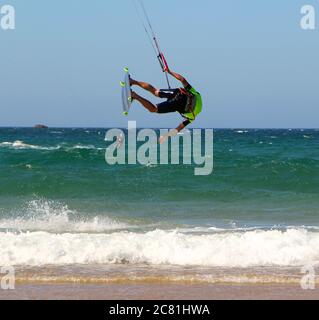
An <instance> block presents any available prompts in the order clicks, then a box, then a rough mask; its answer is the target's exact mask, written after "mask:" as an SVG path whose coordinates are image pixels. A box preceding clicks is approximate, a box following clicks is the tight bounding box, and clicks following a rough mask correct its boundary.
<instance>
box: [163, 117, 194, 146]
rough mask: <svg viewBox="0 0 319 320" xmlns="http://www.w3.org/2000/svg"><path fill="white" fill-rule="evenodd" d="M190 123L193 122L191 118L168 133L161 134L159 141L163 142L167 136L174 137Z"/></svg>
mask: <svg viewBox="0 0 319 320" xmlns="http://www.w3.org/2000/svg"><path fill="white" fill-rule="evenodd" d="M190 123H191V122H190V121H189V120H185V121H184V122H182V123H181V124H180V125H179V126H178V127H177V128H176V129H173V130H171V131H170V132H169V133H167V134H166V135H164V136H161V137H160V138H159V143H160V144H162V143H164V142H165V141H166V140H167V138H169V137H171V138H172V137H174V136H176V135H177V134H178V133H179V132H181V131H182V130H183V129H185V128H186V127H187V126H188V125H189V124H190Z"/></svg>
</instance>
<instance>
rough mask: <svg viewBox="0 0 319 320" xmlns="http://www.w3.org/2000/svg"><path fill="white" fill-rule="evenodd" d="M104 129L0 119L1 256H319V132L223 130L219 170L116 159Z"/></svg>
mask: <svg viewBox="0 0 319 320" xmlns="http://www.w3.org/2000/svg"><path fill="white" fill-rule="evenodd" d="M105 132H106V129H98V128H97V129H61V128H55V129H47V130H39V129H27V128H25V129H24V128H0V244H1V245H0V265H5V264H12V265H36V266H38V265H46V264H51V265H52V264H53V265H55V264H57V265H64V264H74V263H78V264H99V263H101V264H117V263H118V264H122V263H124V262H125V263H129V264H139V263H149V264H152V265H161V264H166V265H182V266H187V265H199V266H223V267H247V266H264V265H267V266H272V265H275V266H293V265H302V264H303V262H304V261H311V262H313V263H317V262H318V261H319V249H318V248H319V130H253V129H249V130H244V129H241V130H239V129H238V130H221V129H220V130H215V131H214V171H213V174H211V175H209V176H194V167H195V166H192V165H151V166H143V165H138V164H137V165H115V166H111V165H108V164H107V163H106V161H105V149H106V146H107V143H106V142H105V141H104V138H105Z"/></svg>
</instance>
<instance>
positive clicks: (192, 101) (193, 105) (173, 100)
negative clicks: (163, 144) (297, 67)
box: [130, 68, 202, 133]
mask: <svg viewBox="0 0 319 320" xmlns="http://www.w3.org/2000/svg"><path fill="white" fill-rule="evenodd" d="M165 71H166V72H167V73H168V74H170V75H171V76H173V77H174V78H175V79H177V80H178V81H180V82H181V83H182V85H183V88H176V89H156V88H154V87H153V86H152V85H151V84H149V83H146V82H142V81H137V80H134V79H132V78H130V85H131V86H139V87H141V88H142V89H144V90H146V91H149V92H150V93H152V94H153V95H154V96H156V97H159V98H162V99H167V100H166V101H164V102H162V103H159V104H153V103H152V102H150V101H148V100H146V99H145V98H143V97H141V96H140V95H138V94H137V93H136V92H134V91H132V98H133V100H136V101H138V102H140V103H141V104H142V105H143V106H144V107H145V108H146V109H147V110H148V111H149V112H153V113H159V114H163V113H169V112H179V113H180V114H181V116H182V117H183V118H184V119H185V121H183V122H182V123H181V124H180V125H179V126H178V127H177V128H176V131H177V133H178V132H180V131H181V130H183V129H184V128H185V127H186V126H188V125H189V124H190V123H192V122H193V121H194V120H195V118H196V117H197V116H198V115H199V113H200V112H201V111H202V98H201V95H200V93H199V92H197V90H196V89H195V88H194V87H192V86H191V85H190V84H189V83H188V81H187V80H186V79H185V78H184V77H183V76H182V75H180V74H178V73H175V72H173V71H171V70H170V69H169V68H167V69H166V70H165Z"/></svg>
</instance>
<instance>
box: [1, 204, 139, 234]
mask: <svg viewBox="0 0 319 320" xmlns="http://www.w3.org/2000/svg"><path fill="white" fill-rule="evenodd" d="M20 210H22V211H23V215H21V216H17V217H15V218H6V219H0V230H15V231H19V232H21V231H46V232H55V233H65V232H95V233H97V232H106V231H110V230H121V229H127V228H128V225H127V224H125V223H121V222H118V221H115V220H113V219H111V218H109V217H107V216H103V217H101V216H95V217H92V218H83V217H81V218H79V214H78V213H77V212H76V211H74V210H70V209H69V208H68V207H67V206H66V205H63V204H61V203H59V202H54V201H47V200H34V201H30V202H29V203H28V204H27V205H26V206H25V207H24V208H23V209H20ZM132 227H133V226H132ZM0 237H1V233H0Z"/></svg>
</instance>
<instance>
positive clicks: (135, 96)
mask: <svg viewBox="0 0 319 320" xmlns="http://www.w3.org/2000/svg"><path fill="white" fill-rule="evenodd" d="M131 96H132V99H136V98H137V97H138V95H137V93H136V92H135V91H133V90H132V93H131Z"/></svg>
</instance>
